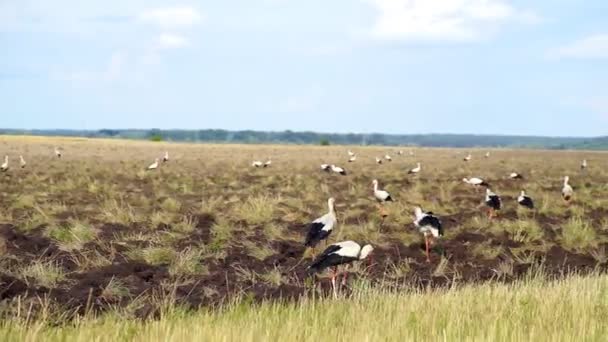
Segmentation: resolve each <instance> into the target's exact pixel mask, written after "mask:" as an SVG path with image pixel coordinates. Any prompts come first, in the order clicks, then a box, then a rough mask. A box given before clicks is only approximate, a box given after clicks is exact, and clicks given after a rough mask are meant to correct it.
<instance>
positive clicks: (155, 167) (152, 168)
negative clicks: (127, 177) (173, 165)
mask: <svg viewBox="0 0 608 342" xmlns="http://www.w3.org/2000/svg"><path fill="white" fill-rule="evenodd" d="M156 169H158V158H156V159H154V163H152V164H150V166H148V170H156Z"/></svg>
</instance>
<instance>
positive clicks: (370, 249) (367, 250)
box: [359, 244, 374, 260]
mask: <svg viewBox="0 0 608 342" xmlns="http://www.w3.org/2000/svg"><path fill="white" fill-rule="evenodd" d="M373 251H374V247H372V245H370V244H367V245H365V246H363V248H361V252H359V260H363V259H365V258H367V257H368V256H369V255H370V254H371V253H372V252H373Z"/></svg>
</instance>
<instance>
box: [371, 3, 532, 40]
mask: <svg viewBox="0 0 608 342" xmlns="http://www.w3.org/2000/svg"><path fill="white" fill-rule="evenodd" d="M365 1H366V2H367V3H369V4H371V5H372V6H373V7H374V8H376V10H377V11H378V12H379V15H378V17H377V19H376V22H375V24H374V26H373V28H372V31H371V34H372V36H373V37H374V38H377V39H385V40H455V41H462V40H465V41H466V40H474V39H478V38H479V37H480V36H482V35H483V33H484V31H486V30H487V29H488V28H491V27H493V25H498V24H501V23H504V22H505V21H507V20H512V19H517V20H518V21H522V22H531V21H532V20H531V19H534V20H538V16H536V15H534V14H533V13H532V12H530V11H519V10H517V9H515V8H514V7H512V6H511V5H509V4H508V3H507V2H505V1H502V0H365Z"/></svg>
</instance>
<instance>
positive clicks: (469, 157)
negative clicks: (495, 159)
mask: <svg viewBox="0 0 608 342" xmlns="http://www.w3.org/2000/svg"><path fill="white" fill-rule="evenodd" d="M471 159H473V156H472V155H471V154H470V153H469V154H468V155H467V156H466V157H464V159H463V160H464V161H465V162H468V161H471Z"/></svg>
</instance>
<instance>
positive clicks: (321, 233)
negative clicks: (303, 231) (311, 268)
mask: <svg viewBox="0 0 608 342" xmlns="http://www.w3.org/2000/svg"><path fill="white" fill-rule="evenodd" d="M335 201H336V200H335V199H334V198H333V197H332V198H330V199H328V200H327V207H328V209H329V212H328V213H327V214H325V215H323V216H321V217H319V218H318V219H316V220H314V221H312V223H311V224H310V225H309V226H308V234H307V235H306V240H305V241H304V246H306V247H310V248H312V249H313V251H314V248H315V246H317V244H318V243H319V242H321V241H322V240H325V241H326V242H327V238H328V237H329V235H330V234H331V232H332V231H333V229H334V227H335V226H336V224H337V222H338V221H337V219H336V211H335V209H334V203H335Z"/></svg>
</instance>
